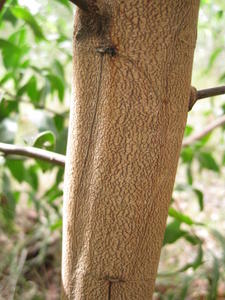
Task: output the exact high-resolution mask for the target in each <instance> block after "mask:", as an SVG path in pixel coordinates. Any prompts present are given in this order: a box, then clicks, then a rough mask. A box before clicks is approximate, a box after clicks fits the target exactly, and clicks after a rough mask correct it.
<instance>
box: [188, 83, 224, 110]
mask: <svg viewBox="0 0 225 300" xmlns="http://www.w3.org/2000/svg"><path fill="white" fill-rule="evenodd" d="M223 94H225V85H223V86H218V87H214V88H210V89H204V90H199V91H198V90H197V89H196V88H195V87H191V92H190V99H189V111H190V110H191V109H192V107H193V106H194V104H195V103H196V102H197V101H198V100H200V99H205V98H209V97H214V96H219V95H223Z"/></svg>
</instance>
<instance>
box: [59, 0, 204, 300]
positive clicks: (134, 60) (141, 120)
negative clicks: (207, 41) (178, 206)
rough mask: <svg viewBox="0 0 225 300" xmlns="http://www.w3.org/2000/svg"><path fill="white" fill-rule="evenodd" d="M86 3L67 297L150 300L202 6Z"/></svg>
mask: <svg viewBox="0 0 225 300" xmlns="http://www.w3.org/2000/svg"><path fill="white" fill-rule="evenodd" d="M87 2H88V1H87ZM88 4H89V11H91V12H88V13H87V12H84V11H81V10H78V11H77V13H76V17H75V32H74V82H73V84H74V99H73V101H72V104H71V119H70V132H69V140H68V153H67V155H68V158H67V159H68V160H67V163H66V175H65V197H64V201H65V202H64V211H63V214H64V215H63V217H64V220H63V223H64V225H63V263H62V284H63V296H62V298H63V299H76V300H81V299H88V300H89V299H90V300H94V299H98V300H101V299H102V300H103V299H104V300H106V299H111V300H120V299H129V300H133V299H134V300H137V299H138V300H142V299H143V300H146V299H151V297H152V294H153V291H154V283H155V278H156V273H157V267H158V261H159V256H160V249H161V245H162V240H163V236H164V230H165V225H166V218H167V213H168V205H169V203H170V199H171V193H172V189H173V184H174V178H175V173H176V168H177V161H178V157H179V153H180V148H181V142H182V137H183V132H184V128H185V123H186V117H187V112H188V106H189V103H188V100H189V94H190V81H191V72H192V61H193V52H194V48H195V42H196V28H197V16H198V6H199V1H198V0H183V1H181V0H164V1H159V0H151V1H148V0H126V1H125V0H124V1H115V0H99V1H97V2H91V1H89V3H88ZM90 7H91V9H90Z"/></svg>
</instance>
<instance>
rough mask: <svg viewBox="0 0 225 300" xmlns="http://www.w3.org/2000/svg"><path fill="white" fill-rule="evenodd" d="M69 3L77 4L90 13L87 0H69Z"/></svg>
mask: <svg viewBox="0 0 225 300" xmlns="http://www.w3.org/2000/svg"><path fill="white" fill-rule="evenodd" d="M69 1H70V2H72V3H73V4H75V5H76V6H77V7H79V8H80V9H82V10H84V11H88V5H87V2H86V1H85V0H69Z"/></svg>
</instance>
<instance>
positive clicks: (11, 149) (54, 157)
mask: <svg viewBox="0 0 225 300" xmlns="http://www.w3.org/2000/svg"><path fill="white" fill-rule="evenodd" d="M0 152H2V153H4V154H5V155H21V156H26V157H31V158H35V159H40V160H44V161H47V162H49V163H52V164H55V165H59V166H62V167H64V165H65V155H62V154H59V153H55V152H51V151H47V150H43V149H39V148H34V147H26V146H17V145H11V144H5V143H0Z"/></svg>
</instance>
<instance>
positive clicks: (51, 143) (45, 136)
mask: <svg viewBox="0 0 225 300" xmlns="http://www.w3.org/2000/svg"><path fill="white" fill-rule="evenodd" d="M33 146H34V147H37V148H43V149H46V150H49V151H53V150H54V148H55V135H54V133H53V132H52V131H44V132H41V133H40V134H38V136H37V137H36V138H35V141H34V143H33Z"/></svg>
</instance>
